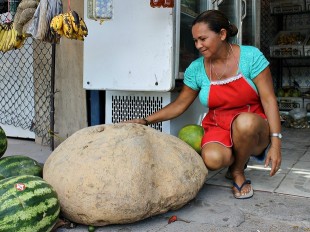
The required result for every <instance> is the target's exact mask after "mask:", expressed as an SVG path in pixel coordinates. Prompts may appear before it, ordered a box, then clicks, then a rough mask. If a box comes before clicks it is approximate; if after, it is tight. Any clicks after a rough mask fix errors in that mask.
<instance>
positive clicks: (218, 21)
mask: <svg viewBox="0 0 310 232" xmlns="http://www.w3.org/2000/svg"><path fill="white" fill-rule="evenodd" d="M202 22H203V23H206V24H208V26H209V28H210V30H211V31H214V32H216V33H220V31H221V30H222V29H226V31H227V38H226V39H227V40H228V39H229V38H230V37H233V36H235V35H237V33H238V28H237V27H236V26H235V25H234V24H231V23H230V22H229V20H228V18H227V16H226V15H225V14H224V13H223V12H221V11H219V10H207V11H204V12H202V13H201V14H199V15H198V16H197V17H196V18H195V20H194V21H193V23H192V26H194V25H195V24H196V23H202Z"/></svg>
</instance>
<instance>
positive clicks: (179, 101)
mask: <svg viewBox="0 0 310 232" xmlns="http://www.w3.org/2000/svg"><path fill="white" fill-rule="evenodd" d="M197 95H198V91H195V90H193V89H191V88H189V87H188V86H186V85H184V86H183V88H182V90H181V92H180V94H179V95H178V97H177V98H176V99H175V100H174V101H173V102H171V103H169V104H168V105H167V106H165V107H164V108H162V109H161V110H159V111H157V112H155V113H153V114H151V115H149V116H148V117H146V118H145V119H132V120H129V121H125V122H132V123H140V124H143V125H146V124H152V123H157V122H162V121H166V120H170V119H173V118H176V117H178V116H180V115H181V114H182V113H184V112H185V111H186V110H187V108H188V107H189V106H190V105H191V104H192V103H193V101H194V100H195V98H196V97H197Z"/></svg>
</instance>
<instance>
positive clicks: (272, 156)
mask: <svg viewBox="0 0 310 232" xmlns="http://www.w3.org/2000/svg"><path fill="white" fill-rule="evenodd" d="M281 160H282V158H281V149H280V148H279V147H277V146H272V145H271V147H270V149H269V151H268V154H267V157H266V161H265V168H266V167H268V166H269V164H270V163H271V171H270V176H274V175H275V174H276V172H277V171H279V169H280V168H281Z"/></svg>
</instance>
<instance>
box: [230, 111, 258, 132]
mask: <svg viewBox="0 0 310 232" xmlns="http://www.w3.org/2000/svg"><path fill="white" fill-rule="evenodd" d="M261 119H262V118H260V116H259V115H255V114H253V113H242V114H240V115H239V116H238V117H237V118H236V119H235V120H234V122H233V130H234V131H237V132H239V133H241V134H243V135H244V136H248V135H250V134H254V133H256V132H257V130H258V129H259V127H260V122H259V121H260V120H261Z"/></svg>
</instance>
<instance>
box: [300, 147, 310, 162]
mask: <svg viewBox="0 0 310 232" xmlns="http://www.w3.org/2000/svg"><path fill="white" fill-rule="evenodd" d="M300 161H308V162H310V149H309V150H308V151H307V152H306V154H304V155H303V156H302V157H301V158H300Z"/></svg>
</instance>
